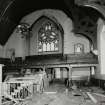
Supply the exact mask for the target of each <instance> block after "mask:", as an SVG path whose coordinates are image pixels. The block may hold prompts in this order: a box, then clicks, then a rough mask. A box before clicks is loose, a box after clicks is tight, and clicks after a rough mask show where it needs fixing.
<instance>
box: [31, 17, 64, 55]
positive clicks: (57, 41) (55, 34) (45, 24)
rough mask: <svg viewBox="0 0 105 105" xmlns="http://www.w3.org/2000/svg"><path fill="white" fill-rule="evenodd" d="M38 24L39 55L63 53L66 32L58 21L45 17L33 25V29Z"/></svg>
mask: <svg viewBox="0 0 105 105" xmlns="http://www.w3.org/2000/svg"><path fill="white" fill-rule="evenodd" d="M36 23H38V24H39V28H38V31H37V36H38V40H37V43H38V44H37V48H38V53H62V51H63V34H64V31H63V28H62V26H61V25H60V24H59V23H58V22H57V21H56V19H55V18H53V19H52V18H49V17H47V16H44V15H43V16H41V17H39V18H38V19H37V20H36V21H35V22H34V23H33V24H32V27H31V28H33V26H34V25H35V24H36Z"/></svg>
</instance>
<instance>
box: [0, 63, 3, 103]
mask: <svg viewBox="0 0 105 105" xmlns="http://www.w3.org/2000/svg"><path fill="white" fill-rule="evenodd" d="M2 67H3V65H2V64H0V105H1V104H2Z"/></svg>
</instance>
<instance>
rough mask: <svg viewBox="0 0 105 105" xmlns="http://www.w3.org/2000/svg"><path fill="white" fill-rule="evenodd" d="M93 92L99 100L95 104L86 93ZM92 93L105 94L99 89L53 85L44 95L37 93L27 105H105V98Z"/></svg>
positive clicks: (62, 84)
mask: <svg viewBox="0 0 105 105" xmlns="http://www.w3.org/2000/svg"><path fill="white" fill-rule="evenodd" d="M88 91H91V92H90V93H91V94H92V96H94V97H95V99H96V100H97V102H96V103H94V102H93V101H92V100H91V98H89V97H88V95H87V94H86V92H88ZM92 92H97V93H100V94H103V92H104V91H103V90H101V89H100V88H98V87H89V88H88V87H81V88H80V89H70V88H69V89H67V88H66V87H65V85H64V83H61V82H59V83H57V82H55V83H52V84H51V85H50V86H49V88H48V89H46V90H44V92H43V93H40V94H39V93H36V94H35V95H34V96H33V97H32V98H30V99H28V100H27V101H26V105H105V97H103V96H97V95H95V94H93V93H92Z"/></svg>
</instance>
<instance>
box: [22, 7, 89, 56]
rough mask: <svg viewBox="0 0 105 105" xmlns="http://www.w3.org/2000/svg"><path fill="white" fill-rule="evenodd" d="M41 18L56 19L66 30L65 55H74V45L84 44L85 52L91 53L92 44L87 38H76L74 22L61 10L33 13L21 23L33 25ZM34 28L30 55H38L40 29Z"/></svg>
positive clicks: (64, 40)
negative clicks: (38, 32)
mask: <svg viewBox="0 0 105 105" xmlns="http://www.w3.org/2000/svg"><path fill="white" fill-rule="evenodd" d="M41 16H47V17H49V18H50V19H53V18H55V19H56V21H57V22H58V23H59V24H60V25H61V26H62V28H63V30H64V39H63V42H64V51H63V52H64V54H70V53H71V54H73V53H74V44H76V43H82V44H84V52H85V53H87V52H90V44H89V41H88V39H86V38H85V37H76V36H75V35H74V33H73V32H72V30H73V22H72V20H71V19H70V18H69V17H67V15H66V14H65V13H64V12H62V11H60V10H52V9H44V10H40V11H36V12H33V13H31V14H29V15H27V16H25V17H24V18H23V19H22V20H21V22H25V23H28V24H30V25H32V24H33V23H34V22H35V21H36V20H37V19H38V18H40V17H41ZM35 27H36V28H35ZM35 27H34V29H35V30H34V31H33V32H34V33H33V36H32V38H31V40H30V55H37V54H38V53H37V30H38V27H37V26H35Z"/></svg>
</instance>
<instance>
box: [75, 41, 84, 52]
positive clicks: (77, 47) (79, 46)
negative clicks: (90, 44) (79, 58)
mask: <svg viewBox="0 0 105 105" xmlns="http://www.w3.org/2000/svg"><path fill="white" fill-rule="evenodd" d="M74 52H75V53H76V54H82V53H83V52H84V45H83V44H81V43H77V44H75V45H74Z"/></svg>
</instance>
